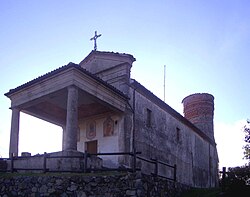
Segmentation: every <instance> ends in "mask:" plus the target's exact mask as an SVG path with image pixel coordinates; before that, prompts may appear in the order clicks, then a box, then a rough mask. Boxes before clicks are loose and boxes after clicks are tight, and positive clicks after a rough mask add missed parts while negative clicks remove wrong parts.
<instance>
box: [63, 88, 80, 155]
mask: <svg viewBox="0 0 250 197" xmlns="http://www.w3.org/2000/svg"><path fill="white" fill-rule="evenodd" d="M77 128H78V89H77V87H75V86H69V87H68V101H67V119H66V128H65V131H64V132H63V135H64V136H63V140H64V142H63V150H77Z"/></svg>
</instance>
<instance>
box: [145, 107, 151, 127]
mask: <svg viewBox="0 0 250 197" xmlns="http://www.w3.org/2000/svg"><path fill="white" fill-rule="evenodd" d="M146 125H147V127H151V126H152V111H151V110H150V109H147V120H146Z"/></svg>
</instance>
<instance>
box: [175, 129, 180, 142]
mask: <svg viewBox="0 0 250 197" xmlns="http://www.w3.org/2000/svg"><path fill="white" fill-rule="evenodd" d="M180 135H181V134H180V128H178V127H176V141H177V142H179V141H180V137H181V136H180Z"/></svg>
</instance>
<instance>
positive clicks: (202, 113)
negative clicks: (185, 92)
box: [182, 93, 214, 140]
mask: <svg viewBox="0 0 250 197" xmlns="http://www.w3.org/2000/svg"><path fill="white" fill-rule="evenodd" d="M182 103H183V105H184V117H185V118H186V119H188V120H189V121H190V122H191V123H193V124H194V125H195V126H196V127H198V128H199V129H200V130H201V131H203V132H204V133H205V134H206V135H207V136H208V137H209V138H210V139H212V140H214V123H213V119H214V97H213V95H211V94H207V93H197V94H191V95H189V96H187V97H185V98H184V99H183V100H182Z"/></svg>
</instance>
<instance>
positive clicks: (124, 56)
mask: <svg viewBox="0 0 250 197" xmlns="http://www.w3.org/2000/svg"><path fill="white" fill-rule="evenodd" d="M95 55H97V56H99V55H103V56H107V55H109V56H119V57H123V58H128V59H130V61H131V62H134V61H135V60H136V59H135V58H134V56H133V55H130V54H127V53H118V52H109V51H91V52H90V53H89V54H88V55H87V57H85V58H84V59H83V60H82V61H81V62H80V63H79V65H82V64H84V63H85V62H88V61H89V59H90V58H91V57H93V56H95Z"/></svg>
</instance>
